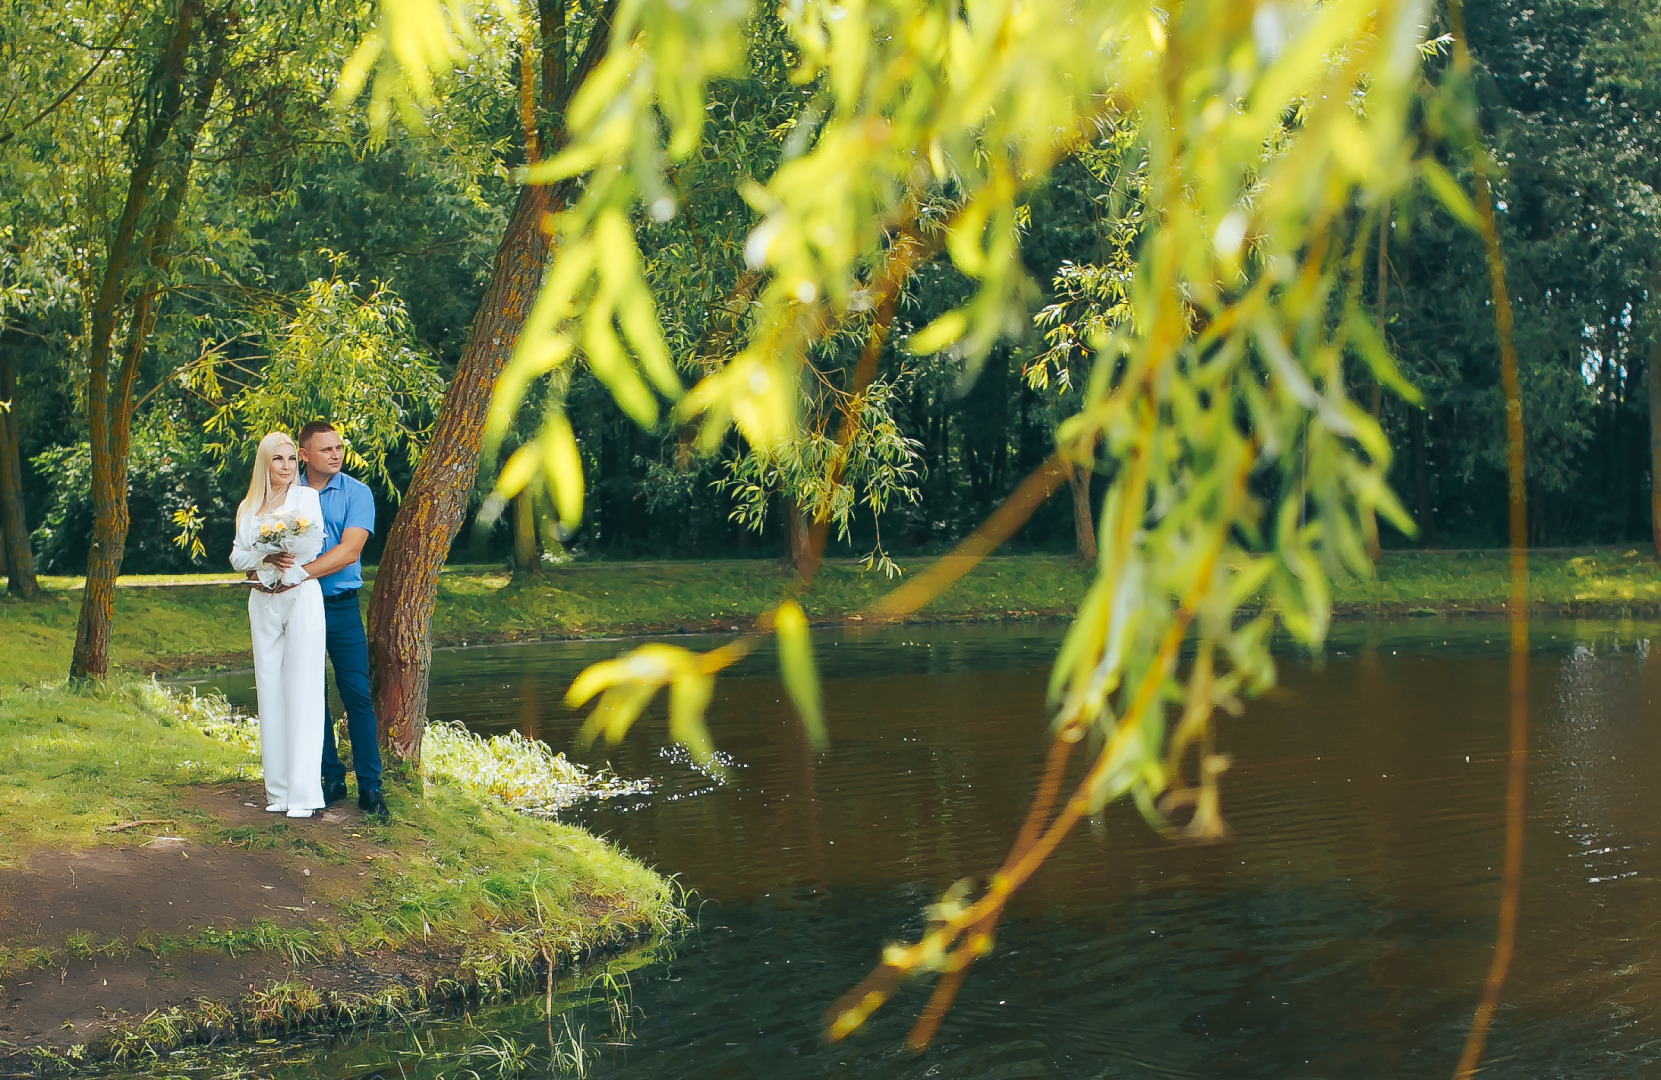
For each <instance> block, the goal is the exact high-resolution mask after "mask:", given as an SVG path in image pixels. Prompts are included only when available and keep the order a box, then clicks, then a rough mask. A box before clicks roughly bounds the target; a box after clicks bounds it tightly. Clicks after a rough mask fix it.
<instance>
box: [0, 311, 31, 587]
mask: <svg viewBox="0 0 1661 1080" xmlns="http://www.w3.org/2000/svg"><path fill="white" fill-rule="evenodd" d="M16 404H17V357H16V355H15V354H14V353H13V352H12V350H11V348H9V347H8V342H7V341H6V335H5V334H4V333H0V556H3V559H0V561H3V562H4V564H5V571H6V587H7V588H8V589H10V590H11V591H12V592H14V593H17V594H18V595H20V596H37V595H39V593H40V583H39V582H38V581H36V580H35V559H34V553H33V552H32V551H31V550H30V548H29V527H28V524H27V523H26V521H25V519H24V514H23V460H22V457H21V456H20V455H19V453H18V438H17V417H16V416H15V415H14V412H15V407H16Z"/></svg>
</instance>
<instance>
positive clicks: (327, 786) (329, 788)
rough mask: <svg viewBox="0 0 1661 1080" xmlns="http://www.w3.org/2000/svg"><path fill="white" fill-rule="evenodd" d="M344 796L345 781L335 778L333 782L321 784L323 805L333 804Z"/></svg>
mask: <svg viewBox="0 0 1661 1080" xmlns="http://www.w3.org/2000/svg"><path fill="white" fill-rule="evenodd" d="M345 797H346V781H344V780H336V781H335V782H334V783H332V784H331V783H324V785H323V805H324V806H333V805H334V804H335V803H337V802H339V801H340V800H342V799H344V798H345Z"/></svg>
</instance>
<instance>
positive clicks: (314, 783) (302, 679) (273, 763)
mask: <svg viewBox="0 0 1661 1080" xmlns="http://www.w3.org/2000/svg"><path fill="white" fill-rule="evenodd" d="M248 628H249V630H250V631H251V632H252V635H253V639H254V682H255V689H256V690H257V691H258V694H259V705H260V758H261V760H262V762H263V763H264V766H265V796H266V798H267V799H268V800H269V801H270V803H271V805H273V806H279V807H281V808H283V809H284V810H321V809H322V808H323V723H324V720H323V717H324V714H325V713H326V712H327V711H328V710H327V707H326V702H325V698H324V696H323V645H324V641H325V637H324V635H325V626H324V622H323V589H322V586H320V585H318V583H317V582H316V581H315V580H307V581H305V582H304V583H302V584H301V585H299V586H298V587H296V588H293V589H290V590H288V591H287V592H285V593H278V594H276V595H272V594H270V593H262V592H260V591H258V590H257V589H250V590H248Z"/></svg>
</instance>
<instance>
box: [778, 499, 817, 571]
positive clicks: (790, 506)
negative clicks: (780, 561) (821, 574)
mask: <svg viewBox="0 0 1661 1080" xmlns="http://www.w3.org/2000/svg"><path fill="white" fill-rule="evenodd" d="M781 501H782V502H783V503H784V541H785V559H786V561H787V562H788V563H789V564H790V565H791V566H793V567H795V568H796V573H797V574H799V575H800V576H801V577H802V578H803V579H804V580H805V579H807V578H808V577H810V576H811V575H812V573H813V561H814V560H813V535H812V530H811V526H810V525H809V523H808V519H807V515H806V514H805V513H803V512H802V508H801V506H800V504H798V503H797V502H796V500H795V499H792V498H791V497H790V496H788V495H784V496H781Z"/></svg>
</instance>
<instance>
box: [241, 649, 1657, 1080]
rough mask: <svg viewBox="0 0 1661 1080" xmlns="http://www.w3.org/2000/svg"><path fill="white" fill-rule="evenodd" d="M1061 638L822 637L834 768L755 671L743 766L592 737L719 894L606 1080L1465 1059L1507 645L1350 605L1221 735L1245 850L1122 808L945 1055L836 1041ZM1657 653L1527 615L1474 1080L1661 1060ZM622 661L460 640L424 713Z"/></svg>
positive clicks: (708, 889) (637, 835) (1647, 1068)
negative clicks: (1171, 830)
mask: <svg viewBox="0 0 1661 1080" xmlns="http://www.w3.org/2000/svg"><path fill="white" fill-rule="evenodd" d="M1059 632H1060V631H1059V629H1054V628H1039V629H1032V628H1016V629H1012V628H996V627H994V628H981V629H965V628H933V629H911V628H908V629H903V630H898V631H889V632H878V633H872V632H866V633H863V634H849V635H840V636H831V635H823V636H822V637H821V640H820V643H819V645H820V649H819V652H820V657H821V663H822V666H823V674H824V677H825V690H826V704H827V723H828V726H829V728H830V731H831V736H832V740H833V741H832V746H831V748H830V750H829V751H827V752H825V753H823V754H819V755H814V754H813V753H811V751H810V748H809V747H808V746H807V743H806V741H805V739H804V737H803V735H802V732H801V728H800V725H799V724H798V723H797V722H796V721H795V720H794V718H793V716H792V715H791V713H790V710H789V706H788V705H787V704H786V703H785V702H784V701H783V700H782V699H783V695H782V693H781V692H780V689H779V686H778V684H777V681H776V679H775V678H774V676H773V673H772V671H771V667H770V665H771V659H770V658H768V657H765V656H760V657H756V658H754V659H753V660H751V661H749V662H747V663H746V665H745V666H744V667H742V668H741V669H740V670H739V671H737V672H735V673H734V677H733V678H730V679H727V680H725V681H724V682H723V683H722V684H721V686H720V689H719V690H718V693H717V697H716V699H715V701H714V703H713V705H712V710H711V713H712V724H713V727H714V732H715V736H716V739H717V742H718V744H719V745H720V746H721V747H722V748H723V750H724V752H726V753H727V754H729V755H731V761H732V765H733V767H732V768H731V769H729V770H728V771H727V773H726V779H725V782H724V783H717V782H715V781H714V780H712V778H711V777H710V776H709V775H706V774H705V773H703V772H700V771H698V770H697V769H695V768H693V767H692V766H691V763H690V762H688V761H687V760H686V759H685V757H684V756H683V755H677V754H676V753H675V752H673V751H666V750H665V748H664V747H663V745H662V731H663V726H662V722H661V717H656V718H648V720H647V721H645V722H643V724H642V726H641V727H640V728H639V729H638V730H637V732H636V734H635V735H634V736H632V737H631V738H630V739H629V740H628V741H627V742H626V743H625V744H623V745H622V746H618V747H609V748H608V747H600V748H596V749H595V750H594V751H593V752H592V753H591V754H590V757H591V758H593V759H594V760H603V759H609V760H610V762H611V764H612V766H613V767H614V768H615V769H616V770H617V771H618V772H619V773H620V774H621V775H623V776H625V777H629V778H648V777H649V778H651V779H652V780H653V781H654V793H653V795H652V796H651V797H649V798H647V799H644V800H640V801H637V802H631V803H627V804H623V805H599V806H593V807H589V808H587V809H585V810H583V811H582V812H581V817H582V819H583V820H584V821H585V822H586V823H587V824H589V825H590V826H591V827H593V828H595V829H596V830H597V831H599V832H602V833H605V834H607V835H609V836H611V837H612V838H613V839H615V840H616V841H617V842H619V843H621V844H623V845H624V846H625V847H627V848H629V849H630V850H631V851H634V852H635V853H637V854H639V855H640V856H641V857H642V858H645V859H647V860H648V861H650V862H652V863H654V864H655V865H658V866H659V867H661V868H662V869H664V870H665V871H667V872H672V873H676V874H679V875H680V876H681V878H682V880H683V881H684V882H686V883H687V884H688V885H690V886H692V887H693V888H695V889H697V890H698V894H699V896H700V898H701V899H702V901H703V906H702V907H701V909H700V929H699V930H698V931H697V933H696V934H694V935H693V936H692V937H691V938H690V939H688V940H687V941H686V942H684V943H683V944H682V945H681V946H679V947H678V949H677V950H676V955H675V956H674V957H673V958H671V959H667V960H663V961H660V962H657V963H654V964H652V965H650V966H648V967H646V968H644V969H642V970H640V971H638V972H636V973H635V975H634V987H635V991H634V1001H635V1003H636V1005H637V1006H638V1008H639V1009H640V1010H641V1013H642V1014H643V1015H642V1018H641V1019H640V1020H639V1022H638V1023H637V1024H636V1026H635V1030H634V1033H633V1037H632V1044H631V1045H629V1046H627V1047H611V1048H608V1049H607V1050H606V1051H605V1053H604V1054H603V1055H601V1056H600V1059H599V1060H598V1061H597V1062H596V1063H595V1064H594V1068H593V1071H591V1073H590V1075H597V1076H603V1077H642V1078H645V1077H651V1078H654V1080H658V1078H666V1077H667V1078H677V1077H687V1078H691V1077H699V1078H702V1077H726V1076H732V1075H766V1076H779V1077H818V1076H850V1077H911V1076H925V1075H927V1076H941V1077H946V1076H954V1077H955V1076H1000V1077H1003V1076H1009V1077H1013V1076H1064V1077H1098V1076H1100V1077H1200V1076H1204V1077H1241V1078H1246V1077H1253V1078H1255V1077H1265V1078H1267V1077H1284V1076H1334V1077H1336V1076H1345V1077H1400V1076H1445V1075H1447V1074H1448V1072H1449V1071H1451V1068H1452V1063H1453V1061H1454V1060H1455V1058H1456V1057H1457V1053H1458V1049H1459V1044H1460V1041H1461V1038H1462V1036H1463V1031H1464V1025H1465V1023H1466V1021H1467V1020H1468V1017H1469V1014H1470V1010H1471V1008H1472V1006H1473V1004H1474V1002H1475V1000H1476V996H1477V989H1478V986H1479V984H1480V982H1481V980H1482V977H1483V975H1484V973H1485V971H1486V967H1487V963H1488V958H1489V954H1490V950H1491V948H1492V941H1493V927H1494V914H1495V904H1496V898H1497V895H1498V878H1499V856H1500V850H1501V842H1502V838H1503V822H1502V818H1501V813H1502V798H1503V791H1504V785H1505V749H1506V748H1505V685H1506V657H1505V634H1504V628H1503V625H1502V624H1496V623H1483V622H1478V621H1466V622H1457V621H1456V622H1451V623H1450V622H1443V621H1440V620H1434V619H1425V620H1415V621H1412V622H1409V623H1405V624H1399V625H1392V626H1383V627H1380V626H1367V625H1348V626H1342V627H1340V628H1339V630H1338V632H1337V634H1336V635H1335V638H1334V640H1333V642H1332V644H1331V647H1330V648H1329V650H1328V652H1327V654H1326V655H1325V656H1324V657H1323V658H1321V659H1320V660H1319V661H1312V660H1309V659H1307V658H1301V657H1299V656H1298V655H1297V654H1295V653H1293V652H1287V653H1285V654H1284V655H1283V656H1282V658H1281V679H1282V683H1281V686H1280V688H1278V689H1277V690H1275V691H1274V692H1273V693H1271V694H1270V695H1269V696H1268V697H1267V698H1266V699H1264V700H1262V701H1259V702H1255V703H1253V704H1252V705H1251V706H1250V708H1249V709H1248V711H1247V713H1246V715H1245V716H1244V717H1243V718H1242V719H1240V720H1239V721H1230V722H1227V723H1225V725H1224V727H1223V731H1222V740H1221V741H1222V746H1221V748H1222V749H1225V750H1227V751H1229V752H1231V753H1232V754H1233V755H1234V761H1235V765H1234V768H1233V769H1232V770H1231V771H1230V772H1229V773H1228V774H1227V776H1226V777H1225V779H1224V800H1225V802H1224V809H1225V813H1226V815H1227V816H1228V818H1229V821H1230V824H1231V825H1232V826H1233V828H1234V835H1233V838H1232V839H1231V840H1230V841H1229V842H1227V843H1225V844H1221V845H1217V846H1214V847H1206V848H1193V847H1178V846H1173V845H1170V844H1167V843H1165V842H1164V841H1161V840H1159V839H1157V838H1155V837H1153V836H1152V835H1151V834H1150V833H1149V832H1148V830H1147V828H1146V826H1145V825H1144V824H1143V823H1142V822H1141V821H1140V819H1139V818H1137V817H1136V816H1135V815H1134V813H1132V812H1130V811H1128V810H1126V809H1125V808H1122V807H1111V808H1109V809H1108V811H1107V812H1106V813H1105V814H1104V815H1103V816H1102V817H1101V818H1100V819H1099V820H1098V821H1097V822H1096V823H1094V827H1093V828H1090V829H1081V830H1079V831H1078V832H1077V833H1076V834H1075V835H1074V836H1073V837H1071V838H1070V839H1069V840H1068V842H1067V843H1066V844H1064V845H1063V847H1062V848H1061V849H1060V850H1059V851H1058V852H1057V854H1056V856H1055V858H1054V859H1053V860H1052V862H1051V864H1050V865H1048V866H1047V867H1046V868H1045V870H1044V871H1043V872H1042V873H1041V874H1040V875H1039V876H1038V878H1037V879H1036V880H1035V881H1034V882H1033V883H1032V884H1031V886H1029V888H1028V889H1027V890H1026V891H1024V892H1023V893H1022V894H1021V895H1020V896H1019V898H1018V902H1017V903H1016V904H1015V905H1013V907H1012V908H1011V917H1010V919H1009V920H1008V922H1007V923H1006V925H1005V927H1004V929H1003V931H1002V933H1001V936H1000V940H999V943H998V949H997V951H996V953H995V954H994V955H993V956H992V957H991V958H989V959H988V960H987V961H985V962H983V964H982V965H981V967H980V969H979V970H978V972H977V973H976V975H975V976H974V977H973V978H972V979H971V980H970V981H969V983H968V984H967V985H966V987H965V990H964V993H963V995H962V997H961V999H960V1004H959V1006H958V1008H957V1009H956V1010H955V1011H954V1012H953V1014H952V1016H951V1017H950V1018H948V1020H947V1022H946V1024H945V1026H944V1027H943V1029H942V1032H941V1036H940V1039H939V1040H938V1042H937V1044H936V1045H935V1046H934V1047H933V1048H931V1049H930V1050H929V1051H928V1052H927V1053H926V1054H924V1055H922V1056H920V1057H913V1056H911V1055H909V1054H907V1053H905V1052H904V1051H903V1050H900V1049H899V1044H900V1041H901V1039H902V1038H903V1035H904V1031H905V1029H906V1027H907V1026H908V1025H909V1022H910V1018H911V1015H913V1014H914V1012H915V1009H916V1008H917V1007H918V1006H920V1004H921V1000H922V994H921V992H916V993H912V994H910V995H909V996H907V997H906V998H904V999H903V1000H902V1001H901V1002H899V1003H898V1007H897V1008H891V1009H890V1010H889V1011H888V1012H887V1013H885V1014H882V1015H881V1016H880V1018H879V1019H878V1021H876V1023H875V1024H874V1025H873V1028H872V1030H870V1031H869V1032H867V1033H865V1034H863V1035H861V1036H856V1037H855V1039H854V1040H853V1041H852V1042H851V1043H849V1044H845V1045H842V1046H836V1047H831V1046H827V1045H826V1044H824V1043H823V1042H822V1041H821V1038H820V1034H819V1017H820V1015H821V1013H822V1011H823V1009H824V1008H825V1007H826V1006H827V1005H828V1004H829V1003H830V1002H832V1001H834V1000H835V999H836V997H837V996H838V995H840V993H841V992H842V991H843V990H845V989H846V988H847V987H848V986H849V985H850V984H851V983H852V982H854V981H856V980H857V979H858V978H859V977H860V976H861V975H863V974H864V972H865V971H866V970H867V969H868V967H869V965H870V964H871V963H872V962H873V960H874V959H875V957H876V954H877V949H878V947H879V945H880V943H881V942H882V941H885V940H892V939H895V938H899V937H904V936H908V935H913V934H915V933H916V932H917V930H918V929H919V922H920V912H921V909H922V907H923V905H925V904H927V903H928V902H930V901H931V900H932V899H934V898H935V897H936V896H937V895H938V893H939V891H940V890H941V889H943V888H944V887H946V886H947V885H949V884H950V883H951V882H953V881H955V880H957V879H959V878H962V877H965V876H972V875H977V874H982V873H985V872H986V871H988V870H989V869H991V868H992V867H994V866H995V865H996V864H997V861H998V859H999V858H1000V857H1001V855H1002V854H1003V851H1004V849H1005V847H1006V846H1007V844H1008V842H1009V839H1010V837H1011V836H1012V834H1013V832H1014V830H1015V828H1016V826H1017V824H1018V822H1019V817H1020V814H1021V812H1022V810H1023V808H1024V806H1025V804H1026V800H1027V798H1028V797H1029V795H1030V792H1031V787H1032V784H1033V782H1034V780H1035V778H1036V775H1037V773H1038V770H1039V767H1040V764H1041V759H1042V753H1043V750H1044V741H1043V740H1044V731H1045V712H1044V708H1043V695H1044V684H1045V679H1046V676H1047V664H1048V661H1049V658H1050V657H1051V656H1053V654H1054V649H1055V645H1056V643H1057V640H1058V637H1059ZM1652 637H1653V638H1654V639H1655V640H1657V641H1661V635H1658V634H1657V633H1656V632H1655V630H1654V629H1653V628H1647V627H1637V628H1634V627H1630V626H1614V625H1608V624H1596V623H1549V624H1542V625H1540V626H1537V627H1536V628H1535V632H1534V642H1535V647H1536V653H1537V658H1536V661H1535V663H1534V664H1533V666H1532V684H1531V687H1530V694H1531V706H1532V712H1533V720H1534V733H1535V734H1534V738H1535V745H1534V748H1533V758H1532V765H1531V774H1530V785H1531V787H1530V816H1529V828H1528V836H1527V843H1528V849H1527V851H1528V853H1527V857H1526V866H1525V875H1526V877H1525V883H1524V892H1523V899H1522V904H1523V908H1522V910H1523V922H1522V926H1521V930H1520V936H1519V953H1518V957H1517V961H1516V965H1515V967H1514V969H1513V977H1512V986H1511V990H1510V992H1509V993H1508V994H1507V1001H1508V1006H1507V1008H1506V1009H1505V1010H1503V1011H1502V1013H1501V1015H1500V1017H1499V1018H1498V1020H1497V1021H1496V1024H1495V1030H1494V1035H1493V1038H1492V1040H1491V1043H1490V1047H1491V1052H1490V1056H1489V1068H1488V1069H1487V1070H1485V1072H1484V1075H1485V1076H1501V1077H1518V1078H1524V1077H1526V1078H1530V1080H1532V1078H1536V1077H1542V1076H1553V1077H1611V1076H1647V1075H1651V1074H1652V1073H1653V1072H1654V1071H1656V1070H1657V1069H1658V1068H1661V1018H1658V1016H1657V1013H1656V1005H1655V1004H1654V1003H1655V1002H1658V1001H1661V986H1657V985H1655V980H1656V976H1655V974H1654V972H1655V970H1656V967H1655V963H1654V961H1653V959H1652V957H1653V955H1654V953H1655V951H1656V944H1657V932H1656V927H1657V924H1658V923H1661V897H1658V896H1657V894H1656V890H1655V887H1654V885H1655V881H1656V879H1657V873H1656V871H1657V867H1656V865H1655V858H1656V856H1655V852H1656V850H1657V849H1656V845H1655V841H1656V840H1657V839H1658V837H1661V807H1658V806H1657V805H1656V802H1655V800H1654V799H1653V798H1651V796H1650V788H1651V785H1650V784H1649V783H1648V780H1649V778H1650V777H1652V776H1654V775H1656V766H1657V765H1661V760H1658V758H1657V755H1658V747H1657V745H1656V743H1657V740H1656V739H1655V737H1654V734H1653V728H1654V717H1655V708H1654V701H1655V699H1656V696H1657V694H1656V691H1657V690H1658V689H1661V657H1656V656H1652V651H1651V650H1649V648H1648V646H1647V644H1646V642H1647V640H1649V639H1650V638H1652ZM618 649H619V646H618V645H617V644H616V643H599V644H596V643H584V644H575V645H559V646H527V647H517V648H504V649H488V650H471V651H466V652H451V653H441V654H440V655H439V657H438V662H437V665H436V667H435V672H434V675H435V678H434V686H433V692H432V698H431V708H432V712H433V715H434V716H435V717H442V718H459V719H463V720H466V721H467V722H468V723H469V724H470V725H471V726H473V727H475V728H476V729H478V730H483V731H501V730H506V729H508V728H517V729H518V730H521V731H524V732H526V733H527V734H531V733H532V732H535V733H538V734H539V735H540V737H542V738H544V739H547V740H548V741H549V742H550V743H552V744H553V745H554V746H555V747H556V748H559V749H566V750H570V749H571V742H572V737H573V735H574V733H575V731H576V728H577V726H578V724H579V720H578V718H576V717H573V716H571V715H570V714H568V713H567V712H565V710H564V709H563V706H562V705H561V704H560V701H559V699H560V695H561V694H562V693H563V689H564V687H565V685H566V683H567V682H568V680H569V679H570V678H571V677H572V676H573V675H574V674H575V673H576V672H577V671H578V670H580V669H581V668H582V667H583V666H584V665H585V664H587V663H589V662H591V661H592V660H594V659H598V658H601V657H604V656H609V655H613V654H615V652H616V651H618ZM225 685H226V686H227V688H228V689H229V690H230V691H231V692H232V693H233V694H234V695H246V694H247V687H246V685H245V684H238V683H237V682H236V681H235V680H234V679H233V680H226V681H225ZM488 1023H490V1024H496V1025H498V1026H499V1027H501V1028H503V1029H506V1030H512V1029H514V1026H515V1025H522V1024H524V1023H526V1021H523V1020H522V1019H520V1020H515V1019H512V1017H511V1015H509V1014H504V1015H503V1017H502V1018H500V1019H499V1020H492V1021H489V1022H488ZM363 1052H366V1051H363V1049H362V1048H360V1049H359V1050H358V1051H354V1053H357V1054H358V1057H357V1058H355V1059H354V1060H358V1061H362V1060H365V1059H364V1058H363V1057H362V1053H363ZM371 1056H372V1055H371ZM416 1066H417V1067H419V1063H416ZM404 1068H405V1069H406V1070H407V1075H410V1076H414V1075H416V1074H417V1071H416V1069H415V1068H411V1065H410V1063H408V1062H405V1063H404ZM435 1068H436V1066H435ZM429 1074H430V1073H429ZM335 1075H348V1073H346V1072H339V1073H336V1074H335Z"/></svg>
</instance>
